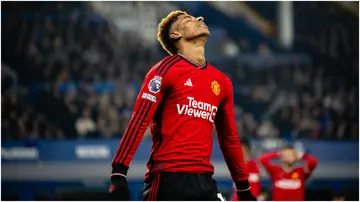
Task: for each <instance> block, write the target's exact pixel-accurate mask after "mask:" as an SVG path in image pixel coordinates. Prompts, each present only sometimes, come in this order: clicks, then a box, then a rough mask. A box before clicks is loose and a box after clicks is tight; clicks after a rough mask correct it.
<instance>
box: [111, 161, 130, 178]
mask: <svg viewBox="0 0 360 202" xmlns="http://www.w3.org/2000/svg"><path fill="white" fill-rule="evenodd" d="M128 170H129V167H128V166H125V165H124V164H120V163H114V164H112V172H111V177H113V176H119V177H121V176H122V177H126V175H127V171H128Z"/></svg>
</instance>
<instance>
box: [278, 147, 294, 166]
mask: <svg viewBox="0 0 360 202" xmlns="http://www.w3.org/2000/svg"><path fill="white" fill-rule="evenodd" d="M280 158H281V160H282V161H283V162H284V163H286V164H293V163H294V162H295V161H296V160H297V155H296V151H295V149H283V150H282V151H281V156H280Z"/></svg>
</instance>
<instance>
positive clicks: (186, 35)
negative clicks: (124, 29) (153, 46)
mask: <svg viewBox="0 0 360 202" xmlns="http://www.w3.org/2000/svg"><path fill="white" fill-rule="evenodd" d="M209 36H210V32H209V30H208V28H207V26H206V25H205V22H204V18H203V17H198V18H195V17H193V16H191V15H189V14H187V13H186V12H184V11H180V10H177V11H173V12H171V13H170V14H168V15H167V16H166V17H165V18H164V19H162V21H161V22H160V23H159V26H158V40H159V42H160V43H161V45H162V47H163V48H164V49H165V50H166V51H167V52H168V53H169V55H171V56H168V57H166V58H165V59H163V60H161V61H160V62H159V63H158V64H156V65H155V66H154V67H153V68H151V69H150V70H149V72H148V73H147V75H146V77H145V79H144V82H143V86H142V88H141V90H140V92H139V95H138V97H137V99H136V103H135V106H134V109H133V115H132V117H131V119H130V122H129V125H128V128H127V129H126V131H125V133H124V137H123V138H122V140H121V142H120V144H119V148H118V150H117V152H116V154H115V156H114V159H113V162H112V168H113V170H112V174H111V181H112V185H111V188H110V195H111V196H112V197H113V199H114V200H127V197H124V196H126V193H128V191H127V190H128V185H127V180H126V175H127V171H128V169H129V166H130V162H131V160H132V158H133V156H134V154H135V152H136V150H137V148H138V146H139V144H140V142H141V140H142V138H143V135H144V133H145V131H146V128H147V127H148V125H149V124H150V127H151V133H152V139H153V145H152V148H151V155H150V158H149V161H148V163H147V168H148V172H147V173H146V174H145V187H144V191H143V200H151V201H156V200H162V201H172V200H208V201H216V200H220V201H223V200H224V198H223V196H222V194H221V193H220V192H219V191H218V188H217V184H216V181H215V180H214V179H213V178H212V176H213V174H214V166H213V165H212V164H211V162H210V157H211V153H212V144H213V139H212V131H213V125H214V124H215V126H216V130H217V136H218V140H219V144H220V148H221V150H222V153H223V155H224V159H225V161H226V163H227V166H228V168H229V170H230V173H231V176H232V178H233V180H234V183H235V187H236V189H237V195H238V196H239V199H241V200H244V201H250V200H255V198H254V196H253V195H252V194H251V192H250V185H249V182H248V173H247V171H246V166H245V164H244V159H243V154H242V149H241V145H240V141H239V136H238V132H237V128H236V123H235V116H234V103H233V102H234V97H233V88H232V83H231V81H230V79H229V78H228V77H227V76H226V75H225V74H223V73H221V72H220V71H219V70H217V69H216V68H215V67H213V66H212V65H210V64H208V63H207V61H206V59H205V44H206V41H207V39H208V37H209Z"/></svg>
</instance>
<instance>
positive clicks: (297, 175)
mask: <svg viewBox="0 0 360 202" xmlns="http://www.w3.org/2000/svg"><path fill="white" fill-rule="evenodd" d="M297 178H299V174H298V173H297V172H295V173H293V174H292V175H291V179H297Z"/></svg>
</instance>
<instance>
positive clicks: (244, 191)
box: [235, 180, 256, 201]
mask: <svg viewBox="0 0 360 202" xmlns="http://www.w3.org/2000/svg"><path fill="white" fill-rule="evenodd" d="M235 187H236V193H237V196H238V200H239V201H256V198H255V196H254V195H253V194H252V193H251V190H250V188H251V187H250V184H249V181H248V180H241V181H237V182H235Z"/></svg>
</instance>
